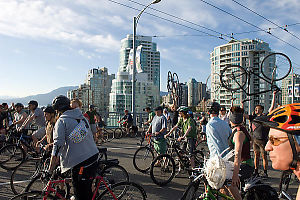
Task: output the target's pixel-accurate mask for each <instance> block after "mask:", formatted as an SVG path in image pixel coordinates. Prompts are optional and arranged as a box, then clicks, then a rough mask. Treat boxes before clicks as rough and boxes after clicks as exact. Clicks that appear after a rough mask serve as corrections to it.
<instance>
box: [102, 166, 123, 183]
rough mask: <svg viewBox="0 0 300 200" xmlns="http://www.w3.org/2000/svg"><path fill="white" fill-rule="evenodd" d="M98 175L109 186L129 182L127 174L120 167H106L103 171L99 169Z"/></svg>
mask: <svg viewBox="0 0 300 200" xmlns="http://www.w3.org/2000/svg"><path fill="white" fill-rule="evenodd" d="M98 173H99V175H100V176H102V177H103V178H104V179H105V182H106V183H109V184H110V185H113V184H116V183H120V182H128V181H129V174H128V172H127V171H126V169H125V168H124V167H122V166H121V165H107V166H105V167H104V168H103V169H100V170H99V171H98Z"/></svg>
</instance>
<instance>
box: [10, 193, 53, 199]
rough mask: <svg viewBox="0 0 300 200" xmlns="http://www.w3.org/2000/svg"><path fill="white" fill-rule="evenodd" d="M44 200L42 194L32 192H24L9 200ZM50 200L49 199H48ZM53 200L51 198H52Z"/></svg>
mask: <svg viewBox="0 0 300 200" xmlns="http://www.w3.org/2000/svg"><path fill="white" fill-rule="evenodd" d="M43 198H44V196H43V194H42V192H41V191H40V192H39V191H34V192H25V193H22V194H19V195H17V196H15V197H13V198H11V199H10V200H42V199H43ZM49 199H51V197H50V198H49ZM52 199H53V198H52Z"/></svg>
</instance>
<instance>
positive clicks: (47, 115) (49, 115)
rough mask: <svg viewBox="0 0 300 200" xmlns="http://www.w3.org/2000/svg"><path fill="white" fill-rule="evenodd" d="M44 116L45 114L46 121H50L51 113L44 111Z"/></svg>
mask: <svg viewBox="0 0 300 200" xmlns="http://www.w3.org/2000/svg"><path fill="white" fill-rule="evenodd" d="M44 116H45V119H46V121H50V120H51V113H47V112H45V113H44Z"/></svg>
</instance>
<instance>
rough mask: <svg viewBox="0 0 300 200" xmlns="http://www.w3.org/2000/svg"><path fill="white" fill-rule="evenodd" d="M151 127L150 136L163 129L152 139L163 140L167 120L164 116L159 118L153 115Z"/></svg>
mask: <svg viewBox="0 0 300 200" xmlns="http://www.w3.org/2000/svg"><path fill="white" fill-rule="evenodd" d="M151 126H152V134H154V133H156V132H159V131H160V130H161V129H163V128H165V131H164V132H162V133H160V134H159V135H157V136H155V137H154V138H155V139H161V138H164V135H165V134H166V132H167V118H166V117H165V116H164V115H161V116H157V115H155V116H154V117H153V120H152V122H151Z"/></svg>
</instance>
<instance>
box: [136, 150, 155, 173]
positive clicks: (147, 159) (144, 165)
mask: <svg viewBox="0 0 300 200" xmlns="http://www.w3.org/2000/svg"><path fill="white" fill-rule="evenodd" d="M140 160H141V161H140ZM153 160H154V152H153V150H152V149H151V148H149V147H148V146H144V147H140V148H138V149H137V150H136V152H135V153H134V155H133V166H134V168H135V169H136V170H138V171H139V172H142V173H147V171H149V169H150V165H151V163H152V161H153Z"/></svg>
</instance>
